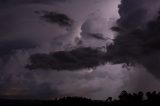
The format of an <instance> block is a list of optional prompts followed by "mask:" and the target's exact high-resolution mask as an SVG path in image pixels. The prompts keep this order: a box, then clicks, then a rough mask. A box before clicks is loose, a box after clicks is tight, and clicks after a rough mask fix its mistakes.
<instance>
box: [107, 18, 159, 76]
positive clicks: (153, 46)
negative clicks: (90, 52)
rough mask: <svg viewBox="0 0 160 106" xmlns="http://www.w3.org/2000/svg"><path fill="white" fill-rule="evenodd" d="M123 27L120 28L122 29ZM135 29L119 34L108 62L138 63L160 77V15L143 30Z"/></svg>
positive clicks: (109, 50) (109, 52) (109, 49)
mask: <svg viewBox="0 0 160 106" xmlns="http://www.w3.org/2000/svg"><path fill="white" fill-rule="evenodd" d="M126 21H127V20H126ZM133 21H134V20H133ZM135 22H136V21H135ZM124 24H125V23H122V25H124ZM122 25H120V26H119V27H120V28H121V26H122ZM140 26H141V23H140ZM133 28H134V29H133ZM133 28H132V30H130V29H128V31H127V32H125V31H120V32H119V35H118V36H117V37H116V39H115V44H114V45H111V46H109V47H108V53H107V54H108V55H107V57H108V60H109V61H112V62H113V63H127V64H128V65H134V64H137V63H138V64H141V65H143V66H144V67H145V68H146V69H147V70H148V71H149V72H150V73H152V74H153V75H154V76H156V77H160V71H159V69H160V65H159V64H160V46H159V45H160V42H159V41H160V31H159V29H160V15H159V16H158V17H157V18H156V19H154V20H152V21H149V22H147V24H146V26H145V27H143V28H139V27H136V26H134V27H133Z"/></svg>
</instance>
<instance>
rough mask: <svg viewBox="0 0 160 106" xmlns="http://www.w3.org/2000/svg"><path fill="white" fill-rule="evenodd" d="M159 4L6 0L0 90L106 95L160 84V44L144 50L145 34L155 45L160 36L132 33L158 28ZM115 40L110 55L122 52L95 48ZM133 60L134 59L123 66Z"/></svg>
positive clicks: (0, 5) (0, 9)
mask: <svg viewBox="0 0 160 106" xmlns="http://www.w3.org/2000/svg"><path fill="white" fill-rule="evenodd" d="M146 1H147V2H146ZM118 5H120V6H118ZM159 6H160V2H159V1H158V0H154V2H152V0H139V1H135V0H126V1H125V0H122V2H121V1H120V0H0V13H1V15H0V23H1V24H0V70H1V71H0V97H7V98H24V99H26V98H27V99H28V98H29V99H52V98H56V97H63V96H84V97H89V98H92V99H106V98H107V97H108V96H113V97H117V96H118V94H119V93H120V92H121V91H122V90H124V89H125V90H127V91H130V92H137V91H149V90H160V82H159V76H160V72H159V71H158V69H159V68H160V67H159V64H160V59H159V58H160V57H159V53H160V52H159V48H158V49H156V50H155V49H154V50H152V49H150V48H149V49H147V50H148V51H151V53H150V54H145V53H144V54H145V56H143V55H144V54H142V51H141V50H143V49H145V50H146V48H143V47H141V45H145V44H144V43H142V42H143V41H146V42H149V44H148V45H149V47H150V45H152V46H153V45H154V44H151V43H153V42H154V40H155V39H157V38H159V37H158V36H157V38H154V37H152V36H151V35H149V34H148V35H146V36H147V37H148V39H146V38H145V37H146V36H145V37H144V38H143V37H142V38H139V37H137V36H138V35H133V36H132V34H130V33H132V32H133V30H135V29H137V28H139V29H141V30H142V29H143V32H144V33H145V32H147V31H148V30H149V31H148V32H152V31H150V27H148V26H147V24H148V23H149V22H152V20H155V21H156V17H157V16H158V9H159ZM156 22H157V21H156ZM113 26H117V27H118V28H119V29H120V30H121V31H120V32H116V31H113V30H111V27H113ZM146 27H147V28H146ZM157 27H158V26H157ZM157 33H158V31H157ZM157 33H156V34H157ZM130 35H131V37H130ZM130 38H131V39H130ZM149 38H151V39H152V40H153V41H150V39H149ZM112 39H116V40H115V43H114V40H112ZM132 39H133V40H132ZM144 39H145V40H144ZM117 42H122V43H123V44H124V45H129V46H128V47H127V46H124V45H123V44H122V45H120V46H119V45H117V44H118V43H117ZM112 44H113V45H114V44H115V46H114V48H113V50H111V51H109V56H111V57H112V56H113V57H117V58H116V59H115V58H113V60H110V61H108V60H104V59H102V58H103V56H104V53H108V52H107V50H100V51H99V52H100V53H99V52H96V53H93V54H92V49H96V48H101V49H102V48H103V49H105V48H106V46H109V45H112ZM157 45H158V44H157ZM152 46H151V47H152ZM147 47H148V46H147ZM79 48H85V49H79ZM122 48H123V49H122ZM90 49H91V50H90ZM111 49H112V48H111ZM114 49H116V50H114ZM82 50H86V51H82ZM96 50H97V49H96ZM58 51H62V52H58ZM70 51H71V52H70ZM93 51H94V50H93ZM129 51H130V52H131V53H130V52H129ZM60 53H61V54H60ZM132 53H133V54H136V55H138V56H140V57H141V58H139V59H137V57H136V56H135V55H134V56H133V55H132ZM63 54H65V56H63ZM121 54H124V56H121ZM130 54H131V55H130ZM56 56H57V57H56ZM61 56H62V57H61ZM42 57H43V58H42ZM157 57H158V58H157ZM64 58H65V59H64ZM130 58H131V60H129V59H130ZM153 58H154V60H153ZM67 59H69V60H71V61H72V62H73V61H74V63H72V62H71V63H67V61H68V60H67ZM115 60H116V61H117V60H120V62H118V63H117V64H113V63H114V62H113V61H115ZM126 60H127V61H126ZM128 61H129V62H131V63H132V62H133V61H134V65H132V66H127V67H123V66H124V64H125V63H128ZM144 61H145V62H144ZM150 61H152V62H150ZM153 61H156V65H155V64H153ZM102 63H103V64H102ZM28 64H29V65H30V64H31V65H30V67H32V68H27V67H26V66H27V65H28ZM58 64H59V65H58ZM80 64H81V65H82V66H80ZM90 64H91V66H88V65H90ZM66 66H67V67H66ZM83 66H84V67H83ZM92 66H93V67H92ZM147 66H149V67H147ZM33 67H34V68H33ZM63 67H65V68H63ZM86 67H89V68H86Z"/></svg>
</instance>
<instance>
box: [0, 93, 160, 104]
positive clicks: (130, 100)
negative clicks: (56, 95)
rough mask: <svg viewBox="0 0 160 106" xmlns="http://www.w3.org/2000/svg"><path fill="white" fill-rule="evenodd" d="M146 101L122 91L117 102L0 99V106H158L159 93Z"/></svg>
mask: <svg viewBox="0 0 160 106" xmlns="http://www.w3.org/2000/svg"><path fill="white" fill-rule="evenodd" d="M145 96H146V99H144V95H143V93H142V92H139V93H137V94H136V93H133V94H130V93H127V92H126V91H122V93H121V94H120V95H119V99H118V100H112V97H109V98H107V99H106V100H104V101H100V100H91V99H88V98H82V97H65V98H61V99H56V100H15V99H0V106H121V105H122V106H160V93H156V92H152V93H150V92H147V93H146V94H145Z"/></svg>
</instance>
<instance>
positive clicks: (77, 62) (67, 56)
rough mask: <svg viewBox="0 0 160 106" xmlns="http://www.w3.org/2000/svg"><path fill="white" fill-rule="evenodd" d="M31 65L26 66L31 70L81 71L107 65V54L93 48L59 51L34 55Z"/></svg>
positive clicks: (31, 58)
mask: <svg viewBox="0 0 160 106" xmlns="http://www.w3.org/2000/svg"><path fill="white" fill-rule="evenodd" d="M30 61H31V63H30V64H29V65H27V66H26V68H29V69H31V70H33V69H34V70H35V69H44V70H51V69H53V70H58V71H61V70H69V71H73V70H80V69H85V68H88V69H89V68H94V67H96V66H99V65H102V64H104V63H105V52H103V51H100V50H98V49H92V48H77V49H73V50H71V51H58V52H54V53H50V54H34V55H32V56H31V57H30Z"/></svg>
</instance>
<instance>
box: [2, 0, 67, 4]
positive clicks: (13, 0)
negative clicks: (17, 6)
mask: <svg viewBox="0 0 160 106" xmlns="http://www.w3.org/2000/svg"><path fill="white" fill-rule="evenodd" d="M66 1H67V0H0V3H5V4H10V3H36V4H39V3H40V4H46V3H47V4H48V3H53V2H66Z"/></svg>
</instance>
